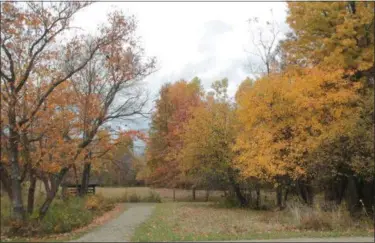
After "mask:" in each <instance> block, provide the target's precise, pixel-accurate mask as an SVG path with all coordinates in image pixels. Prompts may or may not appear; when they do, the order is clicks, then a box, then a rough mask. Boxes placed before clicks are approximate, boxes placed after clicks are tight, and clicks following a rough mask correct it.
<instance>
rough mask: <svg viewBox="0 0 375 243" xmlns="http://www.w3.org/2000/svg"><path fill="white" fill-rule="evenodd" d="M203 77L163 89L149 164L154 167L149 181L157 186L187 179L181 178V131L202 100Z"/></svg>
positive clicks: (151, 142) (148, 149)
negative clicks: (179, 158) (179, 160)
mask: <svg viewBox="0 0 375 243" xmlns="http://www.w3.org/2000/svg"><path fill="white" fill-rule="evenodd" d="M201 95H202V89H201V86H200V80H199V79H198V78H194V79H193V80H192V81H191V82H186V81H178V82H176V83H174V84H166V85H164V86H163V87H162V88H161V90H160V98H159V99H158V100H157V101H156V110H155V112H154V113H153V117H152V123H151V129H150V135H149V137H150V138H149V142H148V146H147V153H146V156H147V164H148V167H149V168H150V170H151V174H150V177H149V179H148V181H149V182H150V183H152V184H155V185H163V186H168V187H176V186H177V185H178V184H184V183H185V182H187V181H186V180H184V179H183V178H182V177H181V173H180V168H179V164H178V159H177V157H178V154H179V151H180V150H181V148H182V146H183V145H182V141H181V139H180V136H179V134H180V133H181V131H182V127H183V124H184V123H185V122H186V121H187V120H189V119H190V117H191V114H190V110H191V108H192V107H195V106H197V105H199V103H200V102H201Z"/></svg>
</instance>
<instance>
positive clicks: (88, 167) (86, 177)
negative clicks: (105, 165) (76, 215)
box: [79, 163, 91, 197]
mask: <svg viewBox="0 0 375 243" xmlns="http://www.w3.org/2000/svg"><path fill="white" fill-rule="evenodd" d="M90 170H91V163H85V165H84V168H83V174H82V182H81V189H80V192H79V195H80V196H81V197H82V196H85V195H86V194H87V190H88V186H89V180H90Z"/></svg>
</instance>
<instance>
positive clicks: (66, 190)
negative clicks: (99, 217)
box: [62, 184, 98, 195]
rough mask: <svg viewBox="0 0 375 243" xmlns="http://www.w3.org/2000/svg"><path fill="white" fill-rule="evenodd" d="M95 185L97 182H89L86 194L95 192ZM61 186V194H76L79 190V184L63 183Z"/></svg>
mask: <svg viewBox="0 0 375 243" xmlns="http://www.w3.org/2000/svg"><path fill="white" fill-rule="evenodd" d="M97 186H98V184H89V185H88V188H87V194H95V187H97ZM62 188H63V194H69V195H78V194H79V192H80V190H81V185H76V184H65V185H62Z"/></svg>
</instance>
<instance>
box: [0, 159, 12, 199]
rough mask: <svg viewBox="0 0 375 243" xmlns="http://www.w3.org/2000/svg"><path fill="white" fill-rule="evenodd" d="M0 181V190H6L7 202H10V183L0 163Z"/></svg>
mask: <svg viewBox="0 0 375 243" xmlns="http://www.w3.org/2000/svg"><path fill="white" fill-rule="evenodd" d="M0 180H1V185H2V187H1V188H4V189H5V190H6V192H7V193H8V197H9V200H10V201H11V200H12V198H13V196H12V187H11V181H10V177H9V174H8V172H7V170H6V169H5V167H4V165H3V164H2V163H0Z"/></svg>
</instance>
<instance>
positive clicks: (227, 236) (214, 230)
mask: <svg viewBox="0 0 375 243" xmlns="http://www.w3.org/2000/svg"><path fill="white" fill-rule="evenodd" d="M373 234H374V232H373V226H372V223H371V221H353V220H352V219H351V218H350V217H349V216H348V215H347V213H346V212H345V211H337V212H322V211H315V212H313V211H311V210H307V209H306V208H303V207H300V206H293V207H290V208H288V209H286V210H284V211H263V210H250V209H239V208H230V209H229V208H223V207H221V206H220V205H219V204H215V203H213V202H208V203H205V202H203V203H202V202H195V203H193V202H167V203H162V204H158V205H157V206H156V209H155V212H154V213H153V215H152V216H151V218H150V219H149V220H148V221H146V222H145V223H144V224H143V225H141V226H140V227H138V228H137V230H136V232H135V235H134V236H133V238H132V241H141V242H145V241H153V242H156V241H208V240H251V239H272V238H273V239H275V238H291V237H337V236H373Z"/></svg>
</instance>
